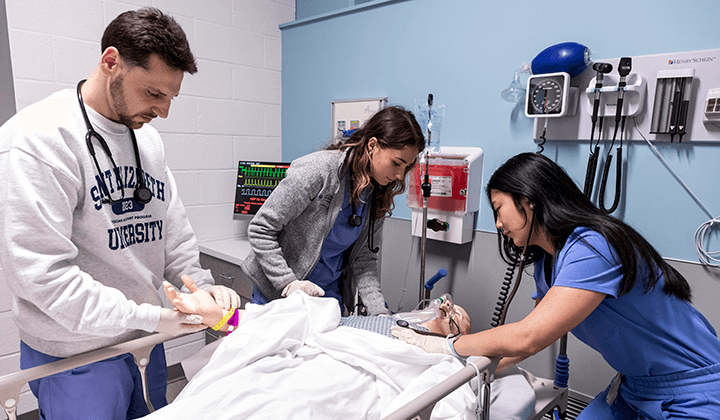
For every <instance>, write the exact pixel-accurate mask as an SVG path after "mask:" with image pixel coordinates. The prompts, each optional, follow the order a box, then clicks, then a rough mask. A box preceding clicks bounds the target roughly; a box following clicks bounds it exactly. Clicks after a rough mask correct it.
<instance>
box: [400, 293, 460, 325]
mask: <svg viewBox="0 0 720 420" xmlns="http://www.w3.org/2000/svg"><path fill="white" fill-rule="evenodd" d="M425 303H427V306H425V307H423V304H425ZM420 308H422V309H420ZM443 313H444V314H446V316H453V315H455V305H454V304H453V303H452V296H450V293H445V294H444V295H442V296H440V297H439V298H435V299H432V300H430V302H426V301H425V300H423V301H421V302H420V303H419V304H418V305H417V306H416V307H415V309H413V310H412V311H410V312H398V313H396V314H393V315H392V317H393V318H394V319H395V320H402V321H405V322H407V323H408V324H410V325H419V324H422V323H424V322H428V321H432V320H433V319H435V318H438V317H440V316H441V315H442V314H443Z"/></svg>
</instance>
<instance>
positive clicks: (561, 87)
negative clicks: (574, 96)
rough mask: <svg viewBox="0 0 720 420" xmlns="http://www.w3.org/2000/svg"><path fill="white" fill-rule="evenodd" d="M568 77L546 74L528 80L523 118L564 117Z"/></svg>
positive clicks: (567, 96) (566, 106) (562, 74)
mask: <svg viewBox="0 0 720 420" xmlns="http://www.w3.org/2000/svg"><path fill="white" fill-rule="evenodd" d="M569 87H570V75H569V74H567V73H563V72H560V73H547V74H538V75H533V76H530V77H529V78H528V85H527V96H526V98H525V116H527V117H528V118H540V117H543V118H548V117H564V116H565V114H567V111H568V103H569V92H570V89H569Z"/></svg>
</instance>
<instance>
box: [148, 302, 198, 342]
mask: <svg viewBox="0 0 720 420" xmlns="http://www.w3.org/2000/svg"><path fill="white" fill-rule="evenodd" d="M202 322H203V317H201V316H200V315H185V314H184V313H182V312H180V311H177V310H175V309H170V308H162V309H161V312H160V322H159V323H158V325H157V327H155V331H157V332H160V333H165V334H170V335H173V336H174V335H180V334H189V333H194V332H197V331H202V330H204V329H205V328H207V326H206V325H203V323H202Z"/></svg>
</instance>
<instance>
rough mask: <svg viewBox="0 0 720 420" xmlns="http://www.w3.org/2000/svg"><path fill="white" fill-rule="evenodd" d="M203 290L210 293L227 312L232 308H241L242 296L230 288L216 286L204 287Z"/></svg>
mask: <svg viewBox="0 0 720 420" xmlns="http://www.w3.org/2000/svg"><path fill="white" fill-rule="evenodd" d="M203 290H205V291H206V292H208V293H210V296H212V297H213V298H215V302H216V303H217V304H218V305H219V306H220V307H221V308H223V309H225V310H228V309H230V308H231V307H232V308H239V307H240V306H241V305H240V295H238V294H237V292H236V291H234V290H233V289H231V288H229V287H225V286H220V285H215V286H209V287H204V288H203Z"/></svg>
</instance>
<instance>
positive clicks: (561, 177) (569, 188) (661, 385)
mask: <svg viewBox="0 0 720 420" xmlns="http://www.w3.org/2000/svg"><path fill="white" fill-rule="evenodd" d="M487 193H488V197H489V198H490V201H491V203H492V208H493V212H494V215H495V221H496V226H497V229H498V234H499V237H500V249H501V254H503V258H505V259H507V260H509V259H510V256H511V255H513V254H514V255H520V254H522V252H523V248H525V246H526V245H527V247H526V253H525V255H526V258H527V260H526V261H531V262H534V263H535V283H536V287H537V302H536V306H535V309H534V310H533V311H532V312H531V313H530V314H529V315H528V316H527V317H525V318H524V319H523V320H521V321H519V322H516V323H511V324H506V325H502V326H499V327H497V328H493V329H490V330H487V331H483V332H480V333H477V334H472V335H467V336H461V337H460V338H459V339H457V340H456V341H455V342H454V343H450V342H446V347H449V348H450V349H453V347H454V350H455V351H456V352H457V353H458V354H459V355H478V356H479V355H484V356H503V357H504V359H502V361H501V365H502V366H507V365H510V364H515V363H518V362H519V361H521V360H523V359H525V358H527V357H529V356H531V355H533V354H535V353H537V352H539V351H540V350H542V349H544V348H546V347H547V346H549V345H550V344H552V343H553V342H555V341H556V340H558V339H559V338H560V337H562V336H563V335H564V334H565V333H567V332H570V331H572V333H573V334H574V335H575V336H576V337H578V338H579V339H580V340H581V341H583V342H584V343H586V344H587V345H589V346H590V347H592V348H593V349H595V350H597V351H598V352H600V354H602V356H603V357H604V358H605V360H606V361H607V362H608V364H610V366H612V367H613V368H614V369H615V370H617V372H618V373H619V374H618V376H617V377H616V379H615V380H614V381H613V383H612V384H611V385H610V386H608V389H606V390H605V391H604V392H602V393H601V394H600V395H598V396H597V397H596V398H595V399H594V400H593V401H592V403H590V405H588V407H587V408H586V409H585V410H584V411H583V412H582V414H581V415H580V416H579V417H578V419H634V418H640V419H646V418H647V419H665V418H671V417H672V418H693V419H720V341H718V338H717V334H716V333H715V329H714V328H713V327H712V325H710V323H709V322H708V321H707V319H705V317H704V316H703V315H702V314H701V313H700V312H698V311H697V310H696V309H695V308H694V307H693V306H692V305H691V303H690V297H691V294H690V287H689V285H688V283H687V281H686V280H685V279H684V278H683V277H682V275H680V273H678V272H677V271H676V270H675V269H673V268H672V267H670V265H668V264H667V262H665V261H664V260H663V259H662V257H661V256H660V255H659V254H658V252H657V251H656V250H655V249H654V248H653V247H652V246H651V245H650V244H649V243H648V242H647V241H646V240H645V239H644V238H643V237H642V236H641V235H640V234H639V233H638V232H637V231H635V230H634V229H633V228H631V227H630V226H628V225H627V224H625V223H623V222H622V221H620V220H618V219H616V218H614V217H612V216H609V215H607V214H606V213H605V212H603V211H602V210H599V209H598V208H597V207H596V206H595V205H594V204H593V203H592V202H591V201H590V200H589V199H587V198H586V197H585V195H584V194H583V193H582V192H581V191H580V189H579V188H578V187H577V186H576V185H575V183H574V182H573V181H572V179H571V178H570V177H569V176H568V175H567V173H566V172H565V171H564V170H563V169H562V168H561V167H560V166H558V165H557V164H556V163H554V162H553V161H551V160H550V159H548V158H546V157H544V156H542V155H538V154H535V153H525V154H521V155H518V156H515V157H513V158H511V159H510V160H508V161H507V162H506V163H505V164H503V165H502V166H501V167H500V168H499V169H498V170H497V171H496V172H495V173H494V174H493V176H492V177H491V179H490V181H489V183H488V185H487ZM406 341H409V340H406ZM416 344H419V345H421V346H426V345H429V344H427V343H426V342H425V341H422V342H417V340H416ZM435 344H437V343H435ZM502 366H501V367H502Z"/></svg>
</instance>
